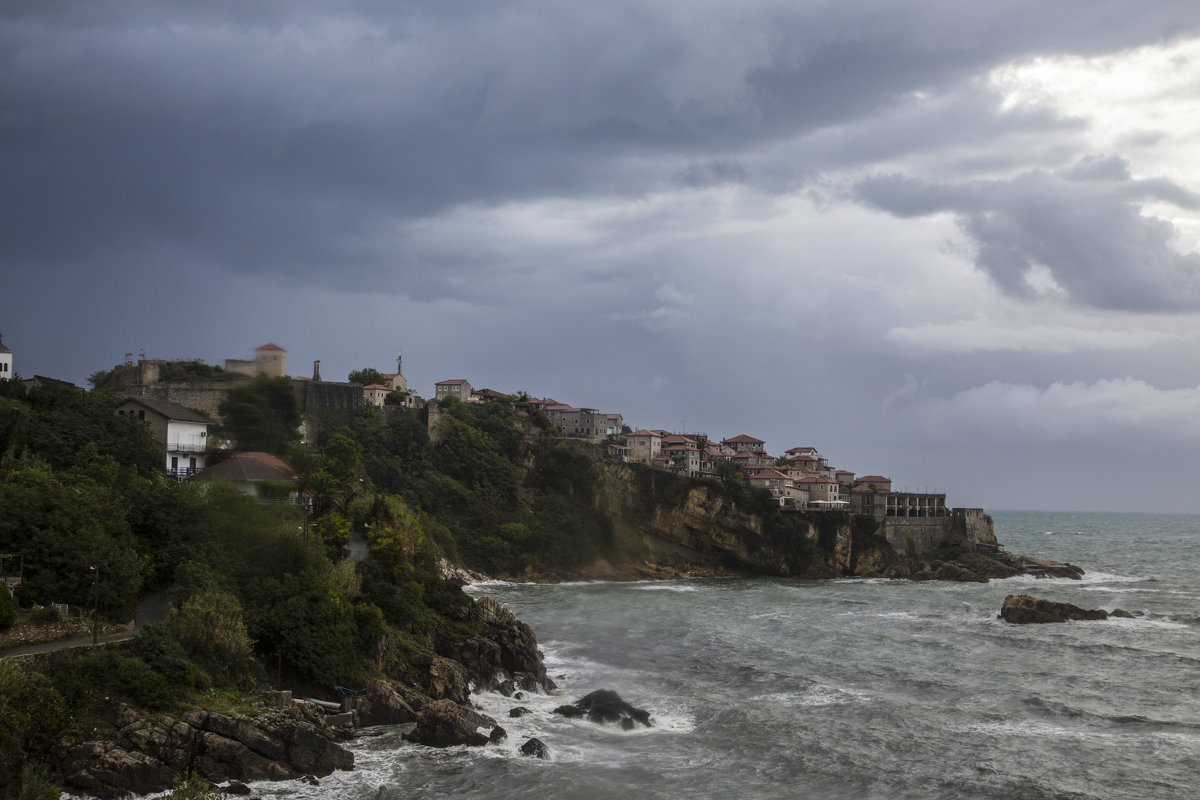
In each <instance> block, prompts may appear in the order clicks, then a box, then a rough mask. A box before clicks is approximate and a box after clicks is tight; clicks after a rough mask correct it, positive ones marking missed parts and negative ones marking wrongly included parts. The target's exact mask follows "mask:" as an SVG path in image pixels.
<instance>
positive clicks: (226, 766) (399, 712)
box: [50, 598, 554, 798]
mask: <svg viewBox="0 0 1200 800" xmlns="http://www.w3.org/2000/svg"><path fill="white" fill-rule="evenodd" d="M474 613H475V614H477V615H478V618H479V622H480V623H481V625H480V630H479V633H478V634H477V635H474V636H472V637H470V638H468V639H466V640H465V641H462V642H460V643H458V644H457V645H456V646H455V648H454V652H453V653H449V656H450V657H442V656H430V657H428V658H427V663H426V664H425V668H424V671H423V674H421V675H419V676H418V677H417V679H416V680H414V682H413V683H412V684H411V685H407V684H401V683H397V682H394V681H388V680H379V681H373V682H371V683H369V684H368V685H366V686H365V687H363V689H362V691H360V692H358V693H356V694H355V695H354V699H353V703H352V709H351V710H350V711H348V712H344V713H329V712H327V711H325V710H324V709H322V708H319V707H317V706H314V705H306V704H303V703H298V704H297V703H293V701H292V699H291V694H290V692H270V693H268V694H267V698H266V701H267V702H266V703H264V705H261V706H257V707H254V708H253V709H251V710H250V711H249V712H248V713H246V714H219V713H213V712H209V711H204V710H199V709H195V710H191V711H186V712H183V713H179V714H175V715H157V716H151V715H147V714H143V713H141V712H139V711H137V710H136V709H134V708H132V707H130V706H128V705H126V704H124V703H114V704H113V705H112V706H111V707H110V708H109V709H108V712H107V716H108V719H107V720H106V722H107V723H108V727H109V730H108V731H106V732H105V733H104V735H103V736H98V737H97V738H95V739H86V740H75V741H65V742H62V743H60V744H59V745H58V746H56V747H55V748H54V750H53V751H52V753H51V759H50V760H51V764H52V767H53V771H54V774H55V777H56V780H57V782H58V783H59V784H60V785H62V786H64V787H66V788H68V789H70V790H72V791H75V792H85V793H87V794H90V795H94V796H96V797H104V798H108V797H119V796H122V795H125V794H128V793H131V792H132V793H135V794H146V793H149V792H161V791H164V790H167V789H170V788H171V787H172V786H174V785H176V784H177V783H179V782H181V781H182V780H184V779H185V778H186V777H187V776H188V775H189V774H191V773H195V774H196V775H198V776H199V777H201V778H203V779H204V780H206V781H208V782H210V783H213V784H218V783H222V782H224V781H238V782H246V781H258V780H289V779H296V778H302V777H304V778H305V779H306V780H309V781H310V782H311V781H312V780H313V779H314V776H315V778H320V777H323V776H325V775H328V774H330V773H331V772H333V771H334V770H343V769H353V767H354V756H353V754H352V753H350V752H349V751H348V750H346V749H344V748H343V747H341V746H340V745H339V744H338V742H339V741H342V740H344V739H347V738H349V737H351V736H353V735H354V733H355V731H356V730H357V729H358V728H361V727H368V726H372V725H398V724H405V723H416V727H415V729H414V730H413V731H412V732H411V733H410V734H408V738H409V739H410V740H411V741H413V742H416V743H418V744H428V745H432V746H437V747H445V746H447V745H455V744H474V745H481V744H487V743H488V742H489V741H492V740H494V738H495V737H496V736H498V735H499V734H496V733H495V730H494V729H495V727H496V726H495V722H494V720H490V719H486V718H484V717H481V716H480V715H478V714H476V713H475V712H474V711H472V710H471V706H470V693H471V690H472V688H475V689H496V690H498V691H501V692H506V693H508V694H513V693H515V692H516V691H517V690H518V689H520V690H524V691H541V690H546V689H550V688H553V686H554V684H553V682H551V681H550V680H549V679H548V678H547V676H546V668H545V666H544V665H543V663H542V656H541V652H540V651H539V650H538V647H537V640H536V638H535V637H534V634H533V631H532V630H531V629H530V628H529V626H528V625H526V624H525V623H523V622H521V621H520V620H519V619H517V617H516V615H514V614H513V613H512V611H510V610H509V609H508V608H506V607H505V606H503V605H501V604H500V603H497V602H496V601H494V600H492V599H491V598H483V599H481V600H479V601H478V602H477V603H476V604H475V608H474ZM269 704H271V705H273V706H274V707H268V705H269ZM480 727H484V728H489V729H492V732H491V735H489V734H481V733H480V732H479V731H478V730H477V729H478V728H480Z"/></svg>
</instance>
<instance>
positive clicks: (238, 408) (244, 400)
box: [220, 377, 303, 455]
mask: <svg viewBox="0 0 1200 800" xmlns="http://www.w3.org/2000/svg"><path fill="white" fill-rule="evenodd" d="M220 412H221V418H222V419H223V421H224V425H225V432H226V433H227V434H228V435H229V436H231V437H232V438H233V440H234V441H235V442H237V446H238V449H240V450H243V451H261V452H265V453H273V454H275V455H283V454H284V453H286V452H287V449H288V447H289V446H290V445H291V444H293V443H294V442H298V441H300V431H299V428H300V423H301V421H302V420H303V414H302V412H301V409H300V400H299V398H298V397H297V395H296V386H295V384H293V383H292V381H291V379H290V378H265V377H259V378H257V379H255V381H254V383H251V384H249V385H247V386H239V387H237V388H234V389H231V390H230V391H229V394H228V395H226V396H225V400H223V401H222V402H221V406H220Z"/></svg>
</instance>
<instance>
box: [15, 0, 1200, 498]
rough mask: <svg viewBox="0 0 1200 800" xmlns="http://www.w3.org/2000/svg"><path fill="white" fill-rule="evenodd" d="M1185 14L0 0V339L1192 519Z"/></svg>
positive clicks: (1192, 167)
mask: <svg viewBox="0 0 1200 800" xmlns="http://www.w3.org/2000/svg"><path fill="white" fill-rule="evenodd" d="M1198 99H1200V3H1196V2H1195V1H1194V0H1180V1H1179V2H1153V1H1150V0H1147V1H1145V2H1131V1H1129V0H1123V1H1122V2H1112V1H1110V0H1074V1H1072V0H1060V1H1059V2H1053V3H1048V2H1045V0H1029V1H1023V0H1009V1H1008V2H1000V3H986V4H985V3H964V2H961V0H905V1H904V2H885V1H884V0H872V1H869V2H868V1H867V0H863V1H861V2H847V0H838V1H837V2H833V1H832V0H831V1H830V2H803V1H801V0H778V1H777V0H741V1H740V2H736V3H729V2H710V1H709V0H687V2H682V1H681V0H611V2H604V3H575V2H564V1H563V0H513V1H512V2H496V1H495V0H487V1H485V2H469V1H468V0H439V2H428V3H405V2H395V1H394V0H386V1H383V0H380V1H378V2H352V1H349V0H348V1H346V2H339V3H327V2H321V3H316V2H311V3H310V2H296V1H295V0H286V2H285V1H284V0H278V1H277V2H257V3H243V2H205V3H196V2H193V1H192V0H189V1H188V2H166V1H164V0H159V2H154V3H147V2H134V0H126V1H125V2H103V0H89V1H88V2H81V3H47V2H44V0H8V2H5V3H3V4H2V5H0V170H2V172H0V277H2V280H0V334H2V335H3V340H4V343H5V344H6V345H7V346H8V347H10V348H11V349H12V350H13V352H14V362H15V367H16V370H17V372H18V373H20V374H22V375H25V376H28V375H32V374H34V373H37V374H42V375H48V376H54V377H61V378H64V379H68V380H72V381H75V382H77V383H80V384H84V383H85V382H86V378H87V376H88V375H89V374H91V373H92V372H94V371H96V370H99V369H104V368H109V367H111V366H113V365H114V364H116V363H119V362H120V361H122V360H123V359H124V357H125V354H126V353H132V354H133V355H134V357H135V358H136V357H137V356H138V354H140V353H143V352H144V353H145V355H146V356H147V357H152V358H191V357H200V358H203V359H205V360H206V361H208V362H209V363H216V364H221V363H223V361H224V359H226V358H250V357H251V356H252V353H253V349H254V347H255V346H257V345H260V344H264V343H266V342H275V343H277V344H279V345H281V346H283V347H284V348H286V349H287V351H288V366H289V372H291V373H292V374H293V375H308V374H310V373H311V369H312V362H313V360H315V359H320V360H321V361H322V376H323V377H324V378H326V379H345V376H346V373H348V372H349V371H350V370H351V369H356V368H360V367H364V366H374V367H376V368H379V369H381V370H382V371H390V368H391V367H392V366H393V365H394V363H395V355H396V352H397V351H398V350H402V351H403V353H404V365H405V374H406V376H407V377H408V379H409V385H410V386H411V387H413V388H414V389H416V390H417V391H418V392H419V393H421V394H422V395H424V396H430V395H432V394H433V385H434V382H435V381H438V380H443V379H447V378H466V379H468V380H469V381H470V382H471V383H472V385H474V386H476V387H477V388H481V387H490V388H493V389H498V390H501V391H514V392H515V391H517V390H524V391H527V392H529V393H530V394H533V395H538V396H552V397H554V398H556V399H558V400H560V401H563V402H567V403H572V404H574V405H581V406H591V407H597V408H600V409H601V410H604V411H619V412H621V413H623V414H624V415H625V418H626V421H627V422H628V423H629V424H631V425H633V426H635V427H656V428H666V429H670V430H684V431H702V432H707V433H708V434H709V435H710V436H714V437H718V438H724V437H729V436H734V435H737V434H740V433H748V434H751V435H754V436H757V437H759V438H761V439H764V440H766V442H767V446H768V449H769V450H770V451H771V452H772V453H774V454H778V453H781V452H782V451H784V450H786V449H787V448H789V447H793V446H797V445H811V446H814V447H816V448H818V449H819V450H820V451H821V452H822V453H823V454H824V455H826V456H827V457H828V458H829V459H830V461H831V462H832V463H834V464H836V465H837V466H839V467H842V468H846V469H850V470H854V471H856V472H858V473H859V474H867V473H882V474H885V475H888V476H890V477H891V478H893V480H894V481H895V482H896V485H897V487H898V488H902V489H910V490H917V491H921V490H930V491H934V490H937V491H945V492H948V493H949V502H950V503H951V504H953V505H960V506H984V507H987V508H1008V509H1013V508H1018V509H1019V508H1028V509H1063V510H1077V509H1088V508H1095V509H1099V510H1144V511H1158V510H1163V511H1187V512H1200V490H1198V486H1197V467H1196V456H1197V454H1198V453H1200V369H1198V365H1200V324H1198V323H1200V113H1197V101H1198Z"/></svg>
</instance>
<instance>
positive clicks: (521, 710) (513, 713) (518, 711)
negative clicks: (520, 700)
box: [508, 706, 533, 719]
mask: <svg viewBox="0 0 1200 800" xmlns="http://www.w3.org/2000/svg"><path fill="white" fill-rule="evenodd" d="M531 713H533V712H531V711H530V710H529V709H528V708H526V707H525V706H516V707H515V708H510V709H509V710H508V715H509V716H510V717H512V718H513V719H516V718H517V717H523V716H525V715H526V714H531Z"/></svg>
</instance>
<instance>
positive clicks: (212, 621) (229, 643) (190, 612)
mask: <svg viewBox="0 0 1200 800" xmlns="http://www.w3.org/2000/svg"><path fill="white" fill-rule="evenodd" d="M167 625H168V628H169V630H170V631H171V634H172V635H173V636H174V637H175V639H176V640H177V641H178V642H179V644H180V646H182V648H183V650H184V652H186V653H187V654H188V655H189V656H191V657H192V658H193V659H195V661H196V662H197V663H199V664H200V665H201V666H202V667H204V669H206V670H207V671H208V672H209V673H210V674H212V675H214V676H216V677H217V678H218V679H222V680H225V681H230V680H232V681H235V682H236V681H237V680H238V678H240V677H242V676H245V675H247V674H249V671H250V670H249V665H248V662H250V660H251V658H250V656H251V650H252V645H251V642H250V637H249V635H247V633H246V626H245V624H244V623H243V622H242V606H241V603H239V602H238V599H237V598H236V597H234V596H233V595H232V594H230V593H229V592H226V591H222V590H220V589H207V590H204V591H201V592H198V593H196V594H194V595H192V596H191V597H190V598H188V599H187V600H186V601H185V602H184V603H183V604H182V605H180V606H179V607H177V608H175V609H173V610H172V611H171V618H170V621H169V622H168V623H167Z"/></svg>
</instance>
